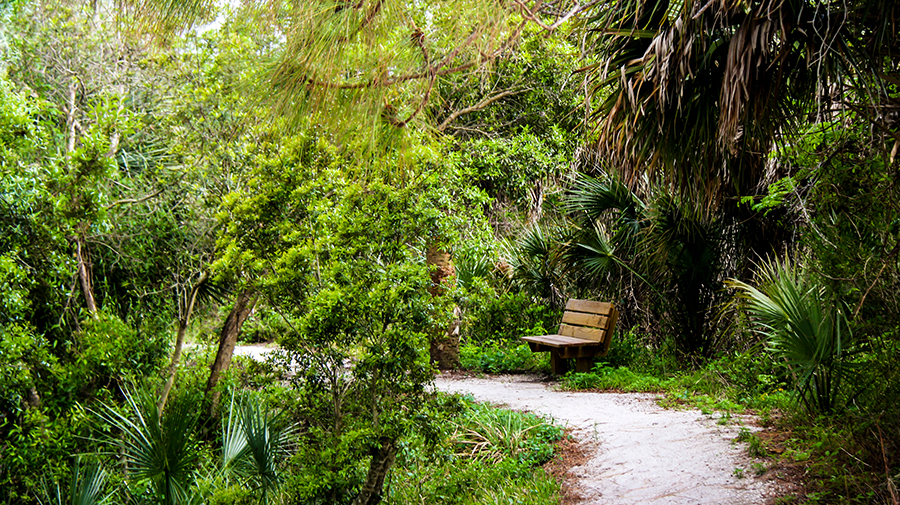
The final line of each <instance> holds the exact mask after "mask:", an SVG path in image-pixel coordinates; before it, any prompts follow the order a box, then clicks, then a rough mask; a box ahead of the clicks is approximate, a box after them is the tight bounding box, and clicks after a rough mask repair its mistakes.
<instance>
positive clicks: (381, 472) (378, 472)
mask: <svg viewBox="0 0 900 505" xmlns="http://www.w3.org/2000/svg"><path fill="white" fill-rule="evenodd" d="M379 442H380V445H379V447H378V449H376V450H375V451H374V452H373V454H372V461H371V463H369V474H368V476H367V477H366V483H365V484H363V487H362V489H361V490H360V492H359V494H358V495H356V498H355V499H354V500H353V505H376V504H377V503H379V502H380V501H381V493H382V491H383V488H384V479H385V477H387V474H388V472H389V471H390V470H391V466H392V465H393V464H394V460H396V459H397V441H396V440H394V439H391V438H382V439H381V440H380V441H379Z"/></svg>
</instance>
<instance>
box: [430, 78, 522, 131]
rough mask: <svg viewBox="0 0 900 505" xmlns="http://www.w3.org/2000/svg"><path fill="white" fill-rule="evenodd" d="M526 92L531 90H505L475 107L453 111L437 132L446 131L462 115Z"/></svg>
mask: <svg viewBox="0 0 900 505" xmlns="http://www.w3.org/2000/svg"><path fill="white" fill-rule="evenodd" d="M526 91H531V88H527V89H521V90H512V89H508V90H505V91H501V92H500V93H497V94H496V95H494V96H491V97H488V98H485V99H484V100H482V101H480V102H478V103H476V104H475V105H472V106H470V107H466V108H464V109H460V110H458V111H455V112H454V113H453V114H450V115H449V116H447V119H445V120H444V121H443V122H442V123H441V124H440V125H439V126H438V127H437V130H438V131H439V132H442V131H444V129H446V128H447V126H449V125H450V123H452V122H453V121H454V120H456V118H458V117H460V116H462V115H463V114H469V113H471V112H478V111H480V110H482V109H484V108H485V107H487V106H489V105H491V104H492V103H494V102H496V101H497V100H500V99H503V98H506V97H508V96H513V95H517V94H519V93H525V92H526Z"/></svg>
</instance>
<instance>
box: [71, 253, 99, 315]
mask: <svg viewBox="0 0 900 505" xmlns="http://www.w3.org/2000/svg"><path fill="white" fill-rule="evenodd" d="M75 261H76V262H77V264H78V281H79V283H80V284H81V291H82V293H84V303H85V304H86V305H87V309H88V312H90V314H91V317H93V318H94V319H96V318H97V301H96V300H95V299H94V286H93V284H92V283H91V271H90V265H89V260H88V257H87V252H86V251H85V250H84V239H82V238H81V237H78V238H76V239H75Z"/></svg>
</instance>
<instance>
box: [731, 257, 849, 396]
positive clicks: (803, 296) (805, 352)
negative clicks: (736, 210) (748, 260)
mask: <svg viewBox="0 0 900 505" xmlns="http://www.w3.org/2000/svg"><path fill="white" fill-rule="evenodd" d="M759 275H760V287H759V289H757V288H754V287H753V286H750V285H749V284H747V283H744V282H741V281H731V283H730V284H731V286H732V287H735V288H737V289H738V293H739V295H740V296H741V297H742V298H743V299H744V300H745V303H746V305H747V309H748V311H749V312H750V314H751V315H752V316H753V319H754V325H755V327H756V331H757V332H759V333H760V334H761V335H763V336H765V337H766V339H767V343H768V347H769V349H770V350H771V351H772V352H774V353H775V354H776V355H778V356H780V357H781V358H783V359H784V361H785V362H786V364H787V365H788V366H789V367H790V368H791V371H792V372H793V373H794V374H796V381H797V388H798V392H799V393H800V396H801V398H802V399H803V401H804V403H805V404H806V405H807V407H808V408H809V409H810V410H814V411H819V412H829V411H831V410H833V409H834V408H836V407H837V401H838V396H839V394H840V393H841V386H842V383H843V381H844V380H845V379H846V378H847V377H849V376H850V375H851V374H852V373H853V370H854V369H855V368H856V366H855V365H854V364H853V363H851V362H850V361H849V360H848V356H849V353H848V350H849V344H850V341H851V337H852V334H851V333H850V330H849V326H848V325H847V321H846V318H845V317H844V315H843V313H842V312H841V310H840V309H839V307H838V306H836V305H833V304H831V303H830V302H829V300H828V297H827V296H826V293H825V291H824V289H823V288H822V287H821V286H817V285H816V284H814V283H812V282H810V281H809V280H808V279H807V278H805V277H804V276H803V274H802V272H801V271H800V268H799V266H798V265H796V264H795V263H792V262H790V261H789V260H786V261H784V262H779V261H772V262H770V263H768V264H764V265H763V266H762V267H761V269H760V274H759Z"/></svg>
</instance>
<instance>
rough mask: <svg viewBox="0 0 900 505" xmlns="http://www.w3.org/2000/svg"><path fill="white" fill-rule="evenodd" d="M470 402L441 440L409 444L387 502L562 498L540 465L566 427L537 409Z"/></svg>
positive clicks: (538, 502) (542, 502) (543, 504)
mask: <svg viewBox="0 0 900 505" xmlns="http://www.w3.org/2000/svg"><path fill="white" fill-rule="evenodd" d="M465 403H466V406H465V408H464V409H463V410H462V411H461V412H459V414H458V415H456V416H455V418H454V419H453V420H452V421H451V422H450V423H448V424H447V425H446V430H445V432H444V434H443V436H442V438H441V440H440V442H439V443H438V444H437V445H436V446H434V447H432V448H430V449H429V447H428V444H427V443H426V441H425V440H424V439H423V438H422V437H414V438H412V439H410V440H409V441H408V442H407V443H406V444H404V446H403V449H402V450H401V452H400V454H399V455H398V458H397V466H396V467H395V469H394V471H393V473H392V476H391V482H390V486H389V490H388V493H387V495H386V496H385V503H387V504H397V505H400V504H407V503H429V504H450V503H452V504H472V505H474V504H483V503H487V504H498V505H499V504H509V503H516V504H524V505H549V504H557V503H559V489H560V488H559V483H558V482H556V481H555V480H554V479H553V478H552V477H551V476H549V475H547V474H546V473H545V472H544V470H543V469H542V468H541V465H543V464H544V463H546V462H547V461H549V460H550V458H552V457H553V447H554V444H555V443H556V442H557V441H559V440H560V439H561V438H562V436H563V432H562V429H561V428H559V427H558V426H555V425H553V424H552V423H551V422H549V421H547V420H545V419H543V418H540V417H537V416H535V415H533V414H528V413H519V412H512V411H508V410H502V409H495V408H492V407H489V406H484V405H479V404H475V403H472V402H471V400H470V399H469V400H466V402H465Z"/></svg>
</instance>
